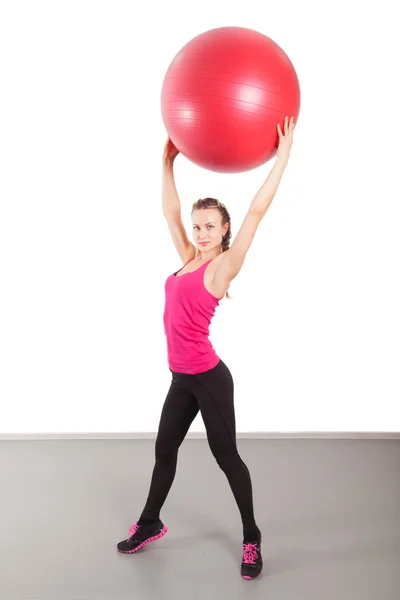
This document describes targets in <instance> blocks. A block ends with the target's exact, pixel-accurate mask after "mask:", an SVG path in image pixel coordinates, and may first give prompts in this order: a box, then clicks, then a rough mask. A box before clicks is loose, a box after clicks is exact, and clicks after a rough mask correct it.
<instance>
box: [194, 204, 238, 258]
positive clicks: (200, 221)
mask: <svg viewBox="0 0 400 600" xmlns="http://www.w3.org/2000/svg"><path fill="white" fill-rule="evenodd" d="M221 220H222V219H221V213H220V212H219V210H218V209H217V208H202V209H197V210H194V211H193V213H192V224H193V229H192V231H193V240H194V242H195V244H196V247H197V248H199V250H205V251H207V252H208V251H209V250H211V249H212V248H216V247H218V246H220V245H221V243H222V238H223V236H224V235H225V233H226V232H227V230H228V227H229V225H228V223H225V225H224V226H223V227H222V226H221ZM202 242H205V244H204V245H203V244H202Z"/></svg>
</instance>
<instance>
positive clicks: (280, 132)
mask: <svg viewBox="0 0 400 600" xmlns="http://www.w3.org/2000/svg"><path fill="white" fill-rule="evenodd" d="M277 129H278V135H279V139H282V130H281V126H280V125H279V123H278V125H277Z"/></svg>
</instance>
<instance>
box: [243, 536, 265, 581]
mask: <svg viewBox="0 0 400 600" xmlns="http://www.w3.org/2000/svg"><path fill="white" fill-rule="evenodd" d="M262 568H263V560H262V556H261V536H260V537H259V538H258V540H257V541H254V542H251V543H248V544H245V543H244V544H243V559H242V565H241V574H242V577H243V579H254V578H255V577H257V576H258V575H259V574H260V573H261V571H262Z"/></svg>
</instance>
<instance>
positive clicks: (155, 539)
mask: <svg viewBox="0 0 400 600" xmlns="http://www.w3.org/2000/svg"><path fill="white" fill-rule="evenodd" d="M167 531H168V527H167V526H166V525H164V527H163V529H162V530H161V531H160V533H159V534H158V535H155V536H153V537H151V538H148V539H147V540H145V541H144V542H142V543H141V544H139V546H137V548H134V549H133V550H120V549H119V548H118V546H117V550H118V552H121V553H122V554H134V552H137V551H138V550H140V549H141V548H143V546H145V545H146V544H150V542H155V541H157V540H159V539H160V538H162V537H164V535H165V534H166V533H167Z"/></svg>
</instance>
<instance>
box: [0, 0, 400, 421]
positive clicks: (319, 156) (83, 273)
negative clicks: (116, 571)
mask: <svg viewBox="0 0 400 600" xmlns="http://www.w3.org/2000/svg"><path fill="white" fill-rule="evenodd" d="M141 4H142V6H141V8H136V4H135V3H133V2H121V1H119V2H114V1H113V2H111V1H107V2H99V1H96V2H92V1H82V0H80V1H79V2H75V1H71V0H68V2H67V1H65V2H61V1H57V2H41V1H35V2H18V1H12V2H11V1H9V2H6V1H3V2H2V3H1V8H0V61H1V62H0V86H1V90H2V91H1V94H0V173H1V174H0V201H1V208H0V286H1V290H0V291H1V294H0V304H1V306H0V309H1V310H0V360H1V365H0V369H1V371H0V398H1V425H0V431H1V432H2V433H30V432H43V433H45V432H60V433H61V432H131V431H135V432H146V431H156V430H157V427H158V422H159V415H160V411H161V407H162V403H163V401H164V399H165V396H166V393H167V390H168V387H169V384H170V379H171V378H170V372H169V370H168V365H167V355H166V340H165V336H164V330H163V322H162V314H163V308H164V282H165V279H166V277H167V276H168V275H169V274H170V273H172V272H173V271H175V270H177V269H178V268H180V267H181V261H180V259H179V256H178V254H177V252H176V250H175V248H174V246H173V243H172V240H171V239H170V235H169V232H168V228H167V224H166V222H165V221H164V217H163V215H162V210H161V195H160V192H161V153H162V148H163V145H164V142H165V139H166V133H165V130H164V126H163V122H162V119H161V112H160V90H161V85H162V80H163V77H164V74H165V71H166V69H167V68H168V65H169V63H170V61H171V60H172V58H173V57H174V56H175V54H176V53H177V52H178V51H179V50H180V48H181V47H182V46H183V45H184V44H185V43H186V42H188V41H189V40H190V39H192V38H193V37H194V36H196V35H197V34H199V33H201V32H202V31H206V30H208V29H211V28H214V27H220V26H227V25H236V26H243V27H250V28H253V29H257V30H258V31H260V32H262V33H264V34H265V35H268V36H269V37H271V38H272V39H273V40H274V41H275V42H277V43H278V44H279V45H280V46H281V47H282V48H283V49H284V50H285V52H286V53H287V54H288V55H289V57H290V58H291V60H292V62H293V64H294V66H295V68H296V71H297V74H298V77H299V81H300V85H301V93H302V105H301V112H300V117H299V121H298V125H297V128H296V131H295V143H294V145H293V149H292V155H291V159H290V162H289V166H288V168H287V170H286V173H285V175H284V178H283V180H282V183H281V186H280V188H279V190H278V193H277V195H276V197H275V199H274V201H273V204H272V205H271V207H270V209H269V211H268V213H267V214H266V216H265V217H264V219H263V221H262V223H261V225H260V227H259V230H258V231H257V233H256V237H255V239H254V242H253V245H252V247H251V249H250V250H249V252H248V255H247V257H246V261H245V264H244V266H243V268H242V271H241V272H240V274H239V276H238V277H237V278H236V279H235V280H234V281H233V283H232V285H231V287H230V294H231V295H232V296H233V297H232V299H231V300H226V299H224V300H222V302H221V303H220V306H219V308H218V309H217V312H216V315H215V317H214V320H213V322H212V325H211V341H212V343H213V345H214V347H215V349H216V351H217V354H218V355H219V356H220V357H221V358H222V359H223V361H224V362H225V363H226V364H227V365H228V367H229V368H230V370H231V372H232V375H233V377H234V381H235V405H236V415H237V430H238V432H252V431H269V432H288V431H294V432H295V431H396V430H399V429H400V419H399V417H398V403H399V399H400V381H399V365H400V349H399V345H400V343H399V340H400V320H399V306H400V286H399V273H400V268H399V258H400V241H399V238H400V235H399V232H400V221H399V216H400V210H399V200H400V193H399V178H398V173H399V146H398V143H399V130H400V127H399V106H400V93H399V89H400V86H399V63H398V57H399V55H400V42H399V40H400V37H399V35H398V30H397V23H398V21H397V19H396V18H395V12H394V11H395V3H391V2H389V1H387V2H385V1H381V2H379V3H369V2H368V3H364V2H356V1H352V2H351V1H350V2H349V1H347V2H335V3H330V4H326V3H325V2H322V3H321V2H317V1H310V0H309V1H305V0H303V1H302V2H297V1H283V2H271V3H268V2H259V0H246V2H242V3H237V4H235V3H232V2H230V1H229V2H228V1H227V2H216V1H215V0H214V1H213V2H211V1H204V0H203V1H202V2H201V3H200V4H196V3H195V4H190V6H189V4H188V3H187V2H183V1H179V0H172V1H170V2H168V3H160V6H159V7H158V8H157V7H155V5H154V4H153V3H149V4H148V5H146V3H141ZM391 6H393V8H391ZM271 167H272V162H271V163H268V164H267V165H265V166H264V167H261V168H259V169H256V170H254V171H252V172H250V173H245V174H239V175H221V174H216V173H211V172H208V171H205V170H203V169H201V168H198V167H196V166H194V165H193V164H191V163H190V162H189V161H187V160H186V159H184V158H182V157H179V159H178V160H177V161H176V181H177V187H178V191H179V194H180V197H181V202H182V216H183V220H184V223H185V225H186V226H187V229H188V233H189V237H191V219H190V208H191V204H192V203H193V202H194V201H196V200H197V199H198V198H200V197H204V196H206V195H210V196H214V197H217V198H219V200H220V201H222V202H224V203H225V204H226V205H227V206H228V208H229V210H230V213H231V218H232V233H233V239H234V237H235V235H236V233H237V231H238V229H239V227H240V225H241V222H242V220H243V218H244V216H245V214H246V212H247V209H248V206H249V204H250V202H251V200H252V198H253V197H254V194H255V193H256V192H257V190H258V189H259V187H260V186H261V185H262V183H263V181H264V180H265V178H266V177H267V175H268V173H269V170H270V168H271ZM191 431H194V432H201V431H204V426H203V423H202V421H201V418H200V417H198V418H196V420H195V421H194V423H193V425H192V428H191Z"/></svg>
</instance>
